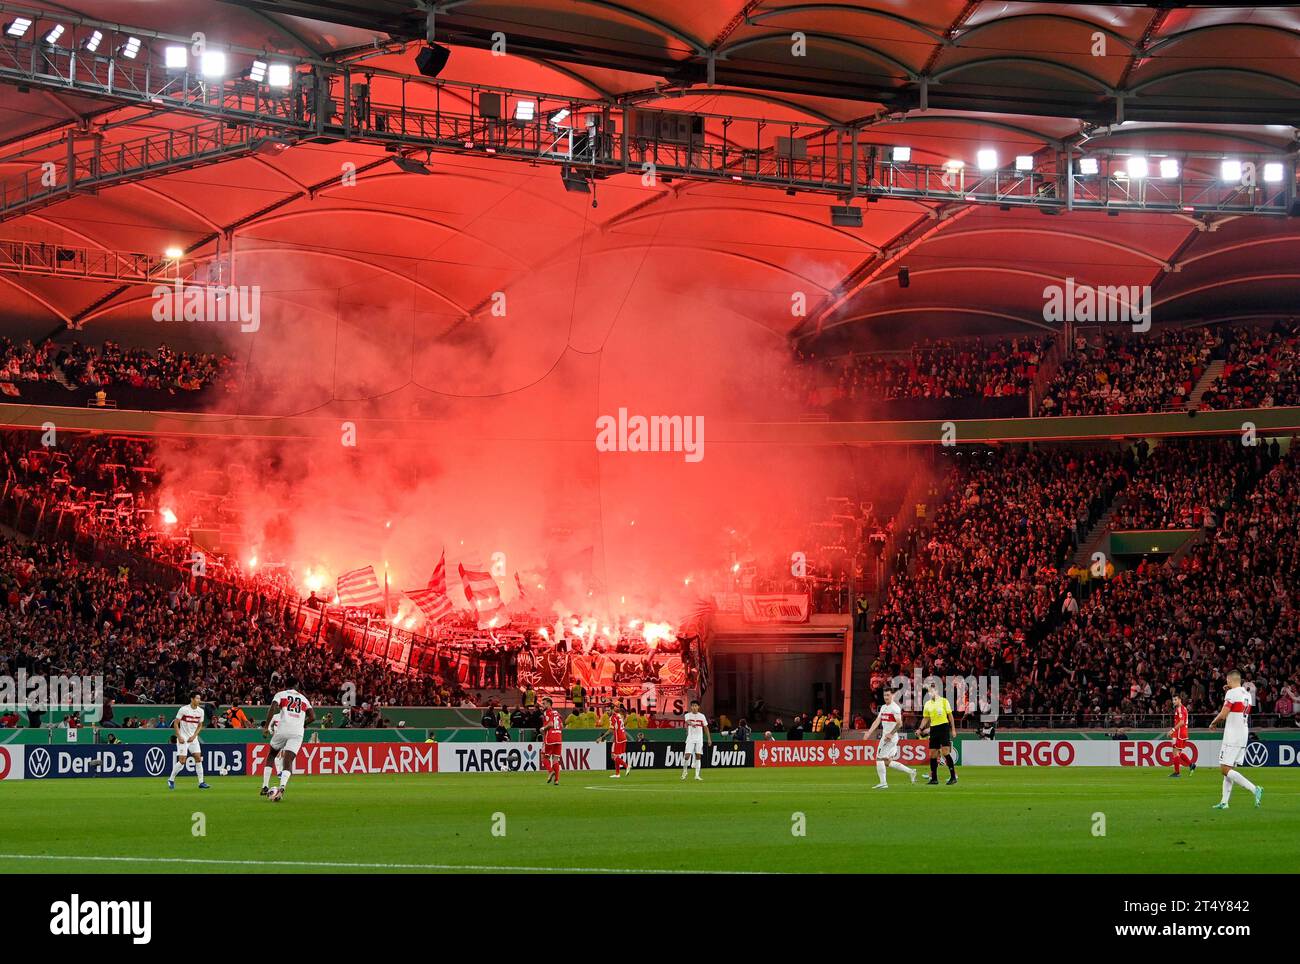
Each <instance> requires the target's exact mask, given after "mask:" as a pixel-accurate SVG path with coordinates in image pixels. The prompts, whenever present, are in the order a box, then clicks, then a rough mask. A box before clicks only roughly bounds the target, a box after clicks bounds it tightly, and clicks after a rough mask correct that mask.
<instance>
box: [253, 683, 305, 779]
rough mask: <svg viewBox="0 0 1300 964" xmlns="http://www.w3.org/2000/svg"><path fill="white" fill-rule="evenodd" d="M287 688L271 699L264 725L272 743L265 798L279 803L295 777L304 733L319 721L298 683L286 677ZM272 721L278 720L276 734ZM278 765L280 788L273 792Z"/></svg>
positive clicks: (264, 768)
mask: <svg viewBox="0 0 1300 964" xmlns="http://www.w3.org/2000/svg"><path fill="white" fill-rule="evenodd" d="M285 683H286V684H287V687H286V688H285V689H282V690H280V692H278V693H276V694H275V696H273V697H272V698H271V708H270V709H269V710H268V711H267V714H266V722H265V723H263V724H262V735H263V736H264V737H267V738H268V739H269V742H270V744H271V746H270V749H269V751H268V752H267V758H266V760H265V762H263V764H262V795H263V796H265V797H266V798H267V799H269V800H271V801H273V802H275V803H278V802H279V801H280V800H282V799H283V798H284V788H285V787H287V786H288V785H289V778H290V777H291V776H293V760H294V757H295V756H297V754H298V749H299V747H301V746H302V738H303V731H304V730H305V729H306V728H307V725H308V724H310V723H311V722H312V721H313V720H315V719H316V711H315V710H313V709H312V706H311V702H310V701H309V700H308V699H307V697H305V696H303V695H302V694H301V693H299V692H298V691H297V690H296V689H294V686H296V685H297V682H296V681H295V680H294V679H293V678H292V677H286V678H285ZM272 720H274V721H275V725H274V728H275V733H274V734H272V733H271V729H272ZM272 762H274V764H275V766H276V767H277V768H278V771H279V775H280V785H279V786H278V787H276V788H275V789H271V786H270V783H271V765H272Z"/></svg>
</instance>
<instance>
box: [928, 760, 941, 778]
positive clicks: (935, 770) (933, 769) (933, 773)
mask: <svg viewBox="0 0 1300 964" xmlns="http://www.w3.org/2000/svg"><path fill="white" fill-rule="evenodd" d="M930 779H931V780H933V781H935V782H936V783H938V782H939V761H938V760H931V761H930Z"/></svg>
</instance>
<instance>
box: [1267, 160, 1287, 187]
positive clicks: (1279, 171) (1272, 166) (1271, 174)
mask: <svg viewBox="0 0 1300 964" xmlns="http://www.w3.org/2000/svg"><path fill="white" fill-rule="evenodd" d="M1284 173H1285V169H1284V168H1283V166H1282V162H1281V161H1269V162H1268V163H1267V164H1265V165H1264V181H1265V183H1268V184H1278V183H1280V182H1281V180H1282V177H1283V175H1284Z"/></svg>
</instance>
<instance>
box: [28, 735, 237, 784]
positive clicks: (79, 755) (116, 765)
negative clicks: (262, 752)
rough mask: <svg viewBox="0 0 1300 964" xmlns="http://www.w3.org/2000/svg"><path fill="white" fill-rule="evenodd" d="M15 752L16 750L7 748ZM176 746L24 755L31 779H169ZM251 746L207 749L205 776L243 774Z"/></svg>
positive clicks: (190, 769) (39, 750) (35, 749)
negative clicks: (248, 748)
mask: <svg viewBox="0 0 1300 964" xmlns="http://www.w3.org/2000/svg"><path fill="white" fill-rule="evenodd" d="M7 749H8V750H9V751H10V752H12V751H13V749H14V748H13V747H7ZM175 756H176V746H175V744H172V743H158V744H152V745H150V744H140V743H131V744H126V743H122V744H112V745H107V744H102V743H101V744H99V745H96V746H87V745H81V744H71V745H53V746H30V747H27V752H26V753H25V754H24V757H25V759H24V760H23V772H24V775H25V776H26V778H27V779H28V780H45V779H55V778H61V777H154V778H160V777H167V776H169V775H170V774H171V772H172V760H173V759H174V758H175ZM247 757H248V753H247V747H245V746H243V745H240V744H229V743H224V744H214V745H213V746H205V747H203V769H204V775H205V776H213V775H215V776H228V775H230V774H241V775H242V774H243V773H244V772H245V769H246V767H247V763H246V760H247ZM182 772H183V773H184V774H186V775H191V776H192V775H193V773H194V764H193V763H190V762H188V761H187V762H186V764H185V769H184V771H182Z"/></svg>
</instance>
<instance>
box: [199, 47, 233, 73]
mask: <svg viewBox="0 0 1300 964" xmlns="http://www.w3.org/2000/svg"><path fill="white" fill-rule="evenodd" d="M199 70H201V71H202V73H203V76H204V77H210V78H217V77H224V76H226V52H225V51H224V50H205V51H203V56H202V58H200V60H199Z"/></svg>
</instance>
